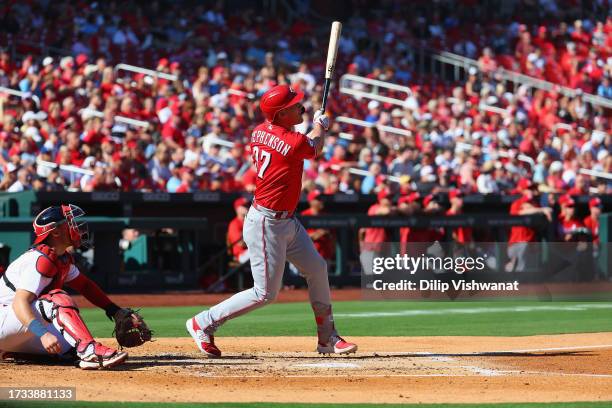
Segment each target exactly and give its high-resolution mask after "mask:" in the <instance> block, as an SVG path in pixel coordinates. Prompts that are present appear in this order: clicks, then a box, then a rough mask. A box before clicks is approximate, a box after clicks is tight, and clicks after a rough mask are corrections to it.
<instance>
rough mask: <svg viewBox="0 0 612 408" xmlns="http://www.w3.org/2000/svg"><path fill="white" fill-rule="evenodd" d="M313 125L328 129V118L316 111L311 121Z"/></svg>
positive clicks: (321, 112) (320, 111)
mask: <svg viewBox="0 0 612 408" xmlns="http://www.w3.org/2000/svg"><path fill="white" fill-rule="evenodd" d="M312 123H313V124H314V125H316V124H319V125H321V126H322V127H323V129H325V130H327V129H329V118H328V117H327V115H326V114H325V113H323V111H322V110H317V111H316V112H315V114H314V120H313V121H312Z"/></svg>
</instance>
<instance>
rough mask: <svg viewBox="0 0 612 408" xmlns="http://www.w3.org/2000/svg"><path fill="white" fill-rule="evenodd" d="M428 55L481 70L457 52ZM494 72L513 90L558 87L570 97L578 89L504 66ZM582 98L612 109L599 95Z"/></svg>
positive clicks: (584, 94) (545, 89) (457, 66)
mask: <svg viewBox="0 0 612 408" xmlns="http://www.w3.org/2000/svg"><path fill="white" fill-rule="evenodd" d="M430 56H431V58H432V59H433V60H434V61H437V62H439V63H440V64H448V65H451V66H453V67H456V68H459V69H463V70H464V71H465V72H467V71H468V70H469V69H470V68H475V69H477V70H478V71H480V72H482V71H481V70H480V68H479V65H478V61H477V60H474V59H471V58H467V57H464V56H461V55H458V54H453V53H452V52H447V51H442V52H439V53H431V55H430ZM457 74H458V72H457V71H455V75H456V77H457V76H458V75H457ZM495 74H499V75H500V76H501V78H502V79H503V80H504V81H505V82H511V83H512V84H513V85H514V90H515V91H516V89H517V88H518V86H520V85H526V86H528V87H530V88H537V89H542V90H544V91H551V90H553V89H558V90H559V92H560V93H561V94H563V95H566V96H570V97H574V96H576V95H577V94H578V91H577V90H576V89H572V88H568V87H565V86H561V85H558V84H554V83H552V82H548V81H544V80H542V79H538V78H534V77H530V76H528V75H525V74H521V73H518V72H514V71H510V70H507V69H505V68H498V69H497V70H496V71H495ZM582 98H583V99H584V100H585V101H586V102H588V103H589V104H591V105H594V106H598V107H602V108H606V109H612V101H610V100H608V99H606V98H602V97H601V96H597V95H592V94H588V93H583V94H582Z"/></svg>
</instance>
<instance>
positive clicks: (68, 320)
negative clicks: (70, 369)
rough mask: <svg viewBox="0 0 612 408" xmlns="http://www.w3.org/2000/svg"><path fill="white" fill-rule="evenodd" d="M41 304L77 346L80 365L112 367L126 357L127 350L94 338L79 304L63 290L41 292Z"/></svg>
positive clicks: (42, 308) (43, 311)
mask: <svg viewBox="0 0 612 408" xmlns="http://www.w3.org/2000/svg"><path fill="white" fill-rule="evenodd" d="M39 306H40V309H41V310H40V311H41V314H42V315H43V317H44V318H45V319H46V320H47V321H48V322H50V323H52V324H53V325H54V326H55V328H57V330H58V331H59V332H60V333H61V334H62V336H64V338H65V339H66V341H67V342H68V343H69V344H70V345H72V346H73V347H75V348H76V352H77V356H78V357H79V367H80V368H82V369H85V370H93V369H98V368H109V367H114V366H116V365H118V364H121V363H123V362H124V361H125V360H126V359H127V356H128V355H127V353H125V352H120V351H117V350H115V349H112V348H109V347H106V346H104V345H102V344H100V343H98V342H97V341H95V340H94V338H93V336H92V335H91V332H90V331H89V329H88V328H87V326H86V325H85V322H83V319H82V318H81V315H80V314H79V309H78V307H77V305H76V304H75V303H74V301H73V300H72V298H71V297H70V296H69V295H68V294H67V293H66V292H64V291H63V290H60V289H56V290H52V291H51V292H49V293H47V294H45V295H43V296H41V297H40V298H39Z"/></svg>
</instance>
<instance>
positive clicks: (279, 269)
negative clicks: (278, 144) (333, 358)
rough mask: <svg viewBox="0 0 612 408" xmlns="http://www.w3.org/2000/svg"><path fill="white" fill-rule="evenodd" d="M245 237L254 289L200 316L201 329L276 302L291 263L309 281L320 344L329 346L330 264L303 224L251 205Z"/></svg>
mask: <svg viewBox="0 0 612 408" xmlns="http://www.w3.org/2000/svg"><path fill="white" fill-rule="evenodd" d="M242 236H243V239H244V242H245V243H246V244H247V247H248V251H249V258H250V261H251V273H252V274H253V282H254V285H253V287H252V288H251V289H247V290H244V291H242V292H239V293H236V294H235V295H233V296H232V297H230V298H228V299H226V300H224V301H223V302H221V303H219V304H217V305H215V306H213V307H211V308H210V309H209V310H205V311H203V312H201V313H199V314H198V315H196V317H195V318H196V321H197V322H198V324H199V325H200V327H202V328H203V329H204V331H205V332H207V333H208V334H212V333H214V332H215V330H216V329H217V328H218V327H219V326H220V325H222V324H223V323H225V322H226V321H227V320H229V319H233V318H235V317H238V316H240V315H243V314H245V313H248V312H250V311H251V310H254V309H257V308H259V307H261V306H263V305H265V304H268V303H270V302H272V301H273V300H274V299H275V298H276V296H277V295H278V292H279V290H280V288H281V285H282V280H283V273H284V270H285V262H286V261H289V262H291V263H292V264H293V265H294V266H295V267H296V268H297V269H298V271H299V272H300V274H302V276H304V278H306V282H307V284H308V296H309V298H310V303H311V306H312V309H313V312H314V314H315V320H316V322H317V332H318V337H319V342H320V343H327V342H328V340H329V337H330V336H331V335H332V334H335V328H334V323H333V317H332V312H331V296H330V290H329V281H328V276H327V263H326V262H325V260H324V259H323V257H321V255H319V253H318V252H317V250H316V249H315V247H314V244H313V242H312V240H311V239H310V237H309V236H308V234H307V233H306V230H305V229H304V227H303V226H302V224H301V223H300V222H299V221H298V220H297V219H296V218H295V217H290V218H285V219H275V218H274V215H273V212H272V211H270V210H267V209H265V208H262V207H259V208H258V209H256V208H255V207H253V206H251V208H250V209H249V212H248V214H247V216H246V218H245V221H244V229H243V231H242Z"/></svg>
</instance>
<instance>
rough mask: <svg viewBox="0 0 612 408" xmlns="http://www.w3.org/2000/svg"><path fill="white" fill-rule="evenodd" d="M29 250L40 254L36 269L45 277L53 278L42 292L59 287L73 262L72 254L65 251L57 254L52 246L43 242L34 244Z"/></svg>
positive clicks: (62, 284) (61, 285)
mask: <svg viewBox="0 0 612 408" xmlns="http://www.w3.org/2000/svg"><path fill="white" fill-rule="evenodd" d="M31 250H32V251H36V252H39V253H40V254H41V256H39V257H38V260H37V261H36V271H37V272H38V273H40V274H41V275H43V276H45V277H47V278H52V279H53V280H52V281H51V283H50V284H49V286H47V287H46V288H45V289H44V290H43V292H42V294H44V293H48V292H50V291H52V290H54V289H61V288H62V287H63V286H64V281H65V280H66V276H68V272H69V271H70V266H71V265H72V264H73V259H72V255H70V254H68V253H66V254H64V255H62V256H58V255H57V254H56V253H55V251H54V250H53V248H51V247H50V246H47V245H44V244H40V245H36V246H34V247H32V249H31Z"/></svg>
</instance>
